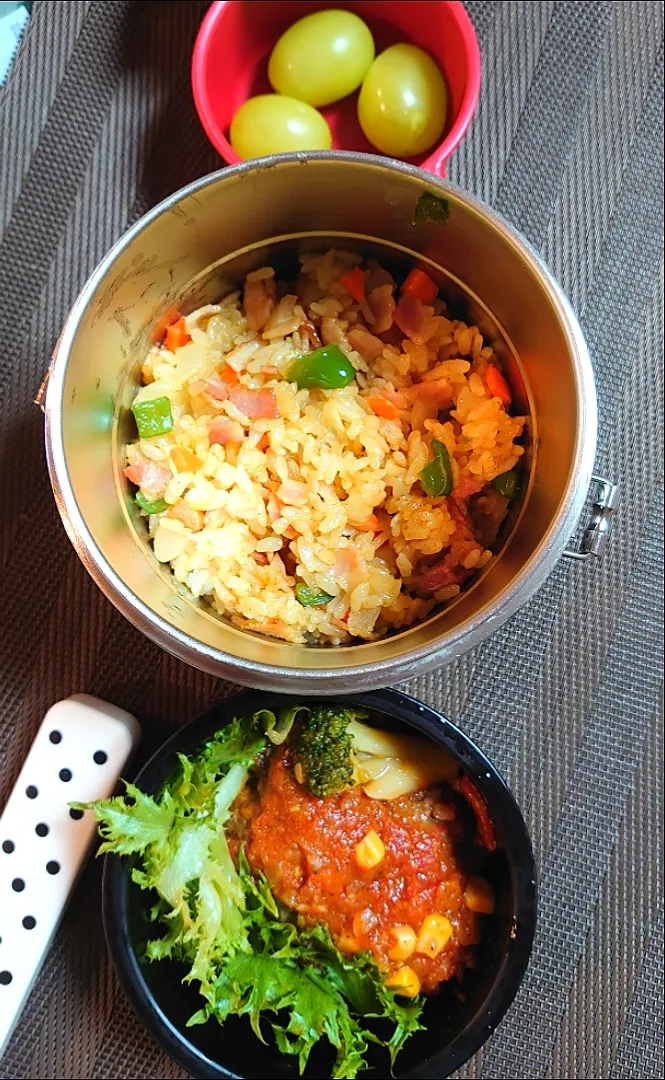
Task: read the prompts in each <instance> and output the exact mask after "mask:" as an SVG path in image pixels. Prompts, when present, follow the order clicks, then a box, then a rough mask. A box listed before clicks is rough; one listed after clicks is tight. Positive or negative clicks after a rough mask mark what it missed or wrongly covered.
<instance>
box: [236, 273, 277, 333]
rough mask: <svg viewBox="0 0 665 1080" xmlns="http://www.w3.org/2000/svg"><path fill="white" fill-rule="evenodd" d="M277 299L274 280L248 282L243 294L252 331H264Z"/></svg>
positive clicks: (246, 314) (265, 279)
mask: <svg viewBox="0 0 665 1080" xmlns="http://www.w3.org/2000/svg"><path fill="white" fill-rule="evenodd" d="M276 299H277V288H276V285H275V279H274V278H261V279H260V280H259V281H246V282H245V291H244V293H243V303H244V305H245V316H246V318H247V323H248V326H249V328H250V330H263V327H264V326H265V325H266V323H267V321H268V319H269V318H270V315H271V313H272V309H273V308H274V306H275V300H276Z"/></svg>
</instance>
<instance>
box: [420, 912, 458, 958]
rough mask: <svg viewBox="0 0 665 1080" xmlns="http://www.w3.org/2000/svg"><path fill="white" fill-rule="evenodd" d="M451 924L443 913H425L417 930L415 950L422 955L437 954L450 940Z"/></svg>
mask: <svg viewBox="0 0 665 1080" xmlns="http://www.w3.org/2000/svg"><path fill="white" fill-rule="evenodd" d="M452 933H453V925H452V923H451V921H450V919H448V918H446V916H445V915H427V917H426V918H424V919H423V922H422V926H421V927H420V930H419V932H418V939H417V941H416V948H415V952H417V953H422V955H423V956H438V955H439V953H440V952H441V950H442V949H444V948H445V946H446V945H447V944H448V942H449V941H450V938H451V937H452Z"/></svg>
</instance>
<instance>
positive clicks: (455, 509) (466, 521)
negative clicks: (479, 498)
mask: <svg viewBox="0 0 665 1080" xmlns="http://www.w3.org/2000/svg"><path fill="white" fill-rule="evenodd" d="M448 509H449V511H450V516H451V517H452V518H453V520H454V521H456V522H457V524H458V525H459V527H460V529H463V530H464V531H465V532H467V533H470V534H471V536H473V535H474V533H473V522H472V521H471V518H470V517H469V511H468V510H467V508H466V503H463V502H462V501H461V499H459V498H455V495H451V496H450V497H449V499H448Z"/></svg>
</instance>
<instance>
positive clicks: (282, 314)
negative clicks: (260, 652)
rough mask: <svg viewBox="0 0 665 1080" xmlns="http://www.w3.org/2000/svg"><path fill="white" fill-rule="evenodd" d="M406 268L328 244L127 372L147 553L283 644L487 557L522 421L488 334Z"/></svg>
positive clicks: (393, 612)
mask: <svg viewBox="0 0 665 1080" xmlns="http://www.w3.org/2000/svg"><path fill="white" fill-rule="evenodd" d="M437 294H438V289H437V286H436V284H435V283H434V282H433V281H432V280H431V278H430V277H429V276H428V275H427V274H425V273H424V272H423V271H422V270H420V269H417V268H414V269H413V270H412V271H411V272H410V273H409V274H408V276H407V278H406V280H405V281H404V282H403V283H402V285H401V288H398V286H397V284H396V282H395V281H394V280H393V278H392V277H391V275H390V274H389V273H388V271H387V270H386V269H384V268H383V267H382V266H380V265H379V264H378V263H377V262H374V261H372V260H369V261H367V262H366V263H363V262H362V260H361V258H360V256H357V255H353V254H350V253H347V252H341V251H328V252H327V253H326V254H323V255H321V254H318V255H307V256H304V257H302V259H301V269H300V274H299V276H298V278H297V280H296V281H292V282H289V283H281V282H277V281H276V279H275V272H274V270H273V268H271V267H268V266H266V267H263V268H261V269H258V270H255V271H254V272H253V273H250V274H248V275H247V278H246V280H245V282H244V288H243V290H242V293H241V292H234V293H232V294H231V295H229V296H226V297H225V298H224V299H223V300H222V301H221V302H220V303H218V304H210V305H206V306H205V307H201V308H199V309H198V310H196V311H193V312H191V314H188V315H185V316H182V317H181V318H179V319H178V320H177V321H176V322H175V323H174V324H172V325H171V326H169V328H168V330H167V331H166V336H165V338H164V341H163V342H162V343H161V344H160V345H156V346H154V347H153V348H152V349H151V350H150V352H149V354H148V355H147V357H146V359H145V362H144V364H143V368H142V377H143V383H144V385H143V386H142V387H141V389H140V390H139V391H138V393H137V394H136V397H135V400H134V403H133V406H132V407H133V411H134V415H135V417H136V422H137V427H138V432H139V437H138V439H137V440H136V441H134V442H133V443H131V445H129V446H128V447H127V467H126V469H125V476H126V477H127V478H128V479H129V480H130V481H131V482H132V483H133V484H135V485H136V486H137V488H138V491H137V492H136V501H137V503H138V505H139V506H140V508H141V511H142V513H144V514H145V515H147V518H148V530H149V535H150V538H151V540H152V544H153V549H154V553H155V556H156V558H157V559H158V560H159V561H160V562H161V563H165V564H170V566H171V568H172V571H173V573H174V575H175V577H176V579H177V580H178V581H179V582H181V583H182V584H183V585H185V586H186V587H187V588H188V589H189V590H191V592H192V593H193V594H194V595H195V596H197V597H203V598H205V599H206V600H207V601H208V602H209V603H210V605H211V606H212V607H213V608H214V609H215V610H216V611H217V612H218V613H220V614H221V615H224V616H227V617H228V618H229V619H230V620H231V622H232V623H234V624H235V625H237V626H239V627H241V628H243V629H246V630H253V631H258V632H260V633H264V634H269V635H273V636H275V637H277V638H281V639H284V640H286V641H290V642H299V643H312V644H317V643H319V644H322V643H328V644H343V643H349V642H352V641H353V640H354V639H364V640H375V639H377V638H380V637H382V636H384V635H385V634H387V633H389V632H391V631H394V630H399V629H400V628H405V627H408V626H411V625H412V624H413V623H414V622H416V621H418V620H421V619H423V618H425V617H426V616H427V615H428V614H429V613H430V612H431V611H432V610H433V609H434V608H435V607H436V606H437V605H440V604H441V603H443V602H446V601H450V600H451V599H452V598H453V597H455V596H457V594H458V593H459V592H460V589H462V588H463V587H464V585H465V584H466V582H467V581H468V580H469V579H470V578H471V577H472V576H473V575H474V574H475V573H477V571H478V570H480V569H481V568H482V567H483V566H485V565H486V564H487V563H488V562H489V560H490V559H491V558H492V550H491V548H492V545H493V543H494V542H495V540H496V536H497V532H498V529H499V527H500V525H501V522H502V521H503V519H504V517H505V515H506V513H507V509H508V505H509V501H510V498H512V497H514V495H515V490H516V483H517V481H516V472H515V467H516V465H517V463H518V461H519V458H520V456H521V455H522V454H523V452H524V448H523V447H522V446H520V445H519V444H518V441H517V440H518V439H519V438H520V436H521V435H522V431H523V428H524V424H525V419H526V418H525V417H520V416H511V415H510V411H509V408H510V405H511V392H510V388H509V386H508V383H507V382H506V380H505V378H504V376H503V375H502V374H501V371H500V365H499V361H498V360H497V358H496V356H495V355H494V353H493V350H492V347H491V346H490V345H488V344H486V343H485V341H484V340H483V337H482V335H481V333H480V331H479V330H478V328H477V327H475V326H468V325H466V323H464V322H461V321H460V320H458V319H453V318H450V317H449V316H448V314H447V309H446V306H445V303H444V302H443V300H441V299H440V298H439V297H438V295H437Z"/></svg>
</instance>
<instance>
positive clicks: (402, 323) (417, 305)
mask: <svg viewBox="0 0 665 1080" xmlns="http://www.w3.org/2000/svg"><path fill="white" fill-rule="evenodd" d="M426 318H427V315H426V312H425V307H424V304H423V303H422V302H421V301H420V300H419V299H418V297H417V296H414V295H413V293H410V292H405V293H402V295H401V296H400V300H399V304H398V305H397V307H396V308H395V311H394V314H393V319H394V321H395V322H396V323H397V325H398V326H399V328H400V330H401V331H402V333H404V334H406V336H407V337H408V338H410V339H411V340H412V341H415V342H417V343H418V344H422V343H423V342H424V341H425V340H426V338H425V321H426Z"/></svg>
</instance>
